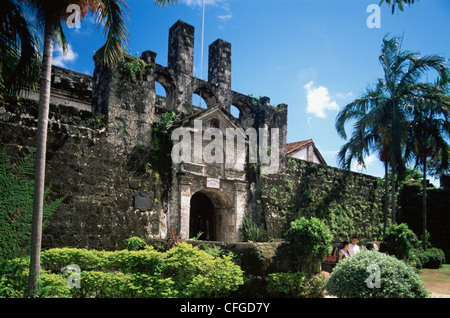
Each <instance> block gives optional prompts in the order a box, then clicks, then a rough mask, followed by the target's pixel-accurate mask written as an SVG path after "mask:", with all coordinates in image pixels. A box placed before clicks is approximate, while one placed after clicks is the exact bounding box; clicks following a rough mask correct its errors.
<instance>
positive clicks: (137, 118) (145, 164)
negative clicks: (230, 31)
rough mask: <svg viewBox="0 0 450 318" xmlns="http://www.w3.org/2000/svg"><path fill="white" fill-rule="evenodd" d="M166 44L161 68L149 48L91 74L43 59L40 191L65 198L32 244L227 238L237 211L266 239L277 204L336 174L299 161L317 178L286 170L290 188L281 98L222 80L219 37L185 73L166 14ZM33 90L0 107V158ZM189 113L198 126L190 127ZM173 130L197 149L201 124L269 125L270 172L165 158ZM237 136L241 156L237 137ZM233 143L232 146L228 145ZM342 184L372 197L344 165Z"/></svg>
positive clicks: (279, 226)
mask: <svg viewBox="0 0 450 318" xmlns="http://www.w3.org/2000/svg"><path fill="white" fill-rule="evenodd" d="M168 45H169V50H168V62H167V66H162V65H159V64H156V63H155V61H156V55H157V54H156V53H155V52H152V51H145V52H143V53H142V55H141V56H140V58H139V59H138V58H133V57H128V58H127V59H125V60H126V61H128V62H129V63H138V64H136V65H139V67H138V69H136V70H135V71H133V72H127V71H126V69H125V68H124V65H123V64H121V65H117V66H115V67H114V68H111V69H108V68H105V67H104V66H102V65H96V67H95V71H94V75H93V76H88V75H84V74H80V73H77V72H73V71H71V70H67V69H63V68H59V67H55V66H54V67H53V71H52V95H51V109H50V116H49V132H48V144H47V168H46V169H47V170H46V180H47V184H48V186H51V191H50V197H49V198H50V199H55V198H58V197H61V196H63V195H65V199H64V201H63V202H62V203H61V205H60V206H59V208H58V210H57V211H56V212H55V213H54V214H53V215H52V216H51V217H50V219H49V226H48V227H47V228H46V230H45V232H44V237H43V246H44V247H58V246H78V247H90V248H105V249H114V248H117V247H120V246H123V241H124V239H127V238H129V237H131V236H139V237H142V238H145V239H151V238H166V237H167V236H168V235H169V233H170V231H172V229H175V230H176V232H177V233H178V234H179V235H180V237H181V239H189V238H192V237H195V236H197V235H198V234H200V233H202V234H201V235H200V239H203V240H211V241H223V242H239V241H241V240H242V238H241V236H240V231H239V229H240V228H241V226H242V223H243V220H244V217H245V216H249V217H250V218H252V219H254V220H255V222H256V223H257V224H259V225H260V227H261V228H264V229H266V230H267V231H268V233H269V235H270V236H272V237H282V232H283V227H284V226H285V224H286V218H285V216H284V215H283V213H284V208H283V206H282V205H283V204H284V207H286V206H287V205H288V204H294V203H295V204H297V206H298V205H299V204H298V200H299V199H301V198H302V197H303V194H304V193H306V190H308V191H310V189H309V188H308V189H306V190H305V186H306V185H308V186H312V185H313V184H320V186H322V185H327V186H330V188H329V189H331V187H336V184H338V183H339V185H340V184H341V183H342V182H341V181H342V180H341V179H343V178H344V177H342V173H341V171H339V170H338V169H336V168H331V167H329V168H328V167H320V165H315V164H309V163H301V165H300V166H301V169H303V170H302V171H314V173H318V174H319V175H320V176H325V177H324V178H325V180H326V181H321V180H320V179H319V180H318V181H317V182H315V181H314V180H312V179H305V180H304V181H303V182H300V181H301V178H304V177H302V176H303V175H300V174H298V171H299V170H296V171H297V175H294V174H292V175H291V177H292V176H294V178H297V177H298V180H300V181H299V182H298V184H299V185H301V186H298V187H297V188H298V189H299V191H300V190H301V191H303V192H301V193H294V192H292V187H288V186H289V184H288V183H289V182H292V178H291V179H289V180H291V181H288V178H287V174H286V170H287V169H288V168H289V167H288V166H289V165H288V161H289V160H288V159H287V158H286V131H287V105H285V104H280V105H277V106H272V105H270V99H269V98H268V97H262V98H254V97H252V96H249V95H245V94H242V93H239V92H235V91H233V90H232V89H231V44H230V43H228V42H226V41H224V40H221V39H218V40H216V41H215V42H213V43H212V44H210V46H209V55H208V79H207V80H202V79H199V78H197V77H194V76H193V56H194V27H193V26H191V25H189V24H187V23H185V22H183V21H178V22H176V23H175V24H174V25H173V26H172V27H171V28H170V30H169V40H168ZM156 83H159V84H161V85H162V86H163V87H164V90H165V96H159V95H157V94H156V89H155V85H156ZM196 94H197V95H199V96H201V97H202V98H203V100H204V101H205V103H206V105H204V107H203V108H201V107H198V106H194V105H193V102H192V100H193V95H196ZM36 99H37V94H36V93H35V92H31V93H29V95H28V97H27V98H26V99H20V98H19V99H15V100H10V101H7V102H3V103H2V105H1V108H0V115H1V118H0V119H1V120H0V125H1V127H0V128H1V129H2V137H1V140H0V142H1V144H2V145H4V147H5V149H6V152H7V155H8V157H9V158H11V159H15V158H17V157H18V156H20V154H24V153H25V154H26V153H29V152H30V149H31V148H32V147H35V130H36V127H37V103H36ZM232 106H233V107H236V108H237V109H238V110H239V115H238V117H234V116H233V115H232V114H231V113H230V109H231V107H232ZM172 112H173V114H176V115H177V120H176V121H174V122H173V126H171V127H166V128H170V129H169V134H168V135H169V139H168V140H169V141H167V139H163V137H164V136H162V135H161V133H160V132H156V131H155V127H156V125H157V124H158V123H161V122H163V121H164V118H165V114H172ZM199 121H201V127H198V126H196V125H195V123H196V122H199ZM177 127H184V128H186V131H188V132H190V134H192V137H193V141H192V142H193V143H196V142H198V143H200V145H201V147H203V148H205V147H208V145H209V143H210V141H205V140H196V138H197V139H198V137H196V133H198V131H199V130H201V132H205V131H206V130H207V129H208V128H211V127H213V128H216V129H219V130H220V131H221V132H223V138H225V131H226V129H228V128H232V129H235V130H237V129H242V131H245V130H247V129H249V128H254V129H255V130H256V131H259V130H260V129H263V130H264V131H267V132H269V137H274V136H270V131H271V129H272V128H276V129H278V131H279V134H278V135H277V136H276V137H277V139H274V138H268V141H267V142H268V143H269V147H270V146H274V145H275V144H277V145H279V160H280V161H279V167H278V173H277V174H275V175H264V173H261V169H260V168H261V166H263V165H260V164H259V163H255V164H250V163H248V160H247V161H246V162H245V164H230V163H227V162H212V163H206V162H204V161H203V162H200V163H199V162H181V163H174V162H172V159H171V151H170V150H171V149H172V147H173V142H172V141H171V140H170V131H172V130H173V129H175V128H177ZM158 133H159V135H158ZM158 136H159V137H158ZM215 138H217V136H215ZM243 138H246V139H245V141H246V144H245V145H246V146H245V149H244V152H245V154H244V157H246V158H247V159H248V156H249V153H248V150H249V148H248V145H249V144H248V143H249V140H248V138H247V136H243ZM155 140H156V141H158V142H157V143H155ZM258 142H259V143H260V142H261V140H258ZM264 142H265V141H264ZM274 143H275V144H274ZM233 151H234V152H235V154H236V155H242V153H241V154H239V153H237V152H238V151H239V150H238V149H236V148H234V149H233ZM291 160H293V159H291ZM295 160H297V159H295ZM345 182H347V181H345ZM348 182H350V184H351V185H352V187H350V188H349V190H348V191H350V192H351V191H353V192H354V189H355V188H358V189H362V190H361V191H362V192H364V194H363V197H364V198H365V199H364V200H365V201H366V203H367V202H374V204H375V202H378V200H379V198H380V197H379V195H378V194H377V186H376V180H375V178H373V177H370V176H365V175H360V174H355V176H354V177H353V179H351V180H350V181H348ZM287 187H288V188H287ZM274 189H275V191H274ZM286 189H288V190H289V191H287V190H286ZM265 191H266V192H267V191H268V192H271V193H274V192H278V193H279V194H280V193H288V194H289V193H290V194H291V197H290V198H287V197H285V198H284V199H283V196H281V197H280V196H279V197H280V198H281V199H283V202H280V201H276V202H274V200H273V199H274V198H273V197H270V195H267V193H266V192H265ZM339 191H341V192H342V193H343V191H344V190H343V189H342V188H339ZM281 199H280V200H281ZM289 200H291V201H292V200H294V201H295V202H294V203H292V202H293V201H292V202H291V201H289ZM335 201H336V200H335ZM324 202H325V199H324ZM330 202H331V199H330ZM330 202H328V201H326V202H325V203H326V204H331V203H332V202H331V203H330ZM333 202H334V201H333ZM325 203H324V204H325ZM375 205H376V204H375ZM321 208H323V207H321ZM370 211H371V210H370ZM367 213H371V212H367ZM361 218H362V220H361V224H363V223H364V222H378V221H379V220H378V216H377V217H371V220H369V221H367V220H366V221H364V220H363V219H364V218H366V219H368V217H366V215H363V216H361ZM364 224H365V223H364ZM364 224H363V225H364Z"/></svg>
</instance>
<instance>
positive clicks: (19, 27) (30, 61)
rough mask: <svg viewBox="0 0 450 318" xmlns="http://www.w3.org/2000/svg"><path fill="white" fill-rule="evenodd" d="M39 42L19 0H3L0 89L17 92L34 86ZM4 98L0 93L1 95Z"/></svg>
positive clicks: (37, 72)
mask: <svg viewBox="0 0 450 318" xmlns="http://www.w3.org/2000/svg"><path fill="white" fill-rule="evenodd" d="M39 58H40V52H39V41H38V37H37V34H36V30H35V29H34V28H33V26H32V25H31V24H30V23H29V20H28V17H27V15H26V14H25V13H24V11H23V10H22V8H21V7H20V6H18V5H17V3H16V1H13V0H3V1H1V2H0V88H1V89H2V92H5V93H6V94H9V95H16V94H18V93H19V92H20V91H21V90H22V89H33V88H34V87H35V86H36V85H35V84H37V81H38V78H39V68H40V65H39ZM0 98H1V95H0Z"/></svg>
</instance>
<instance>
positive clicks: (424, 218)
mask: <svg viewBox="0 0 450 318" xmlns="http://www.w3.org/2000/svg"><path fill="white" fill-rule="evenodd" d="M426 231H427V163H426V160H424V161H423V181H422V247H423V249H426V248H427V241H426V238H425V234H426Z"/></svg>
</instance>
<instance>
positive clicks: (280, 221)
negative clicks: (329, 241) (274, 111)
mask: <svg viewBox="0 0 450 318" xmlns="http://www.w3.org/2000/svg"><path fill="white" fill-rule="evenodd" d="M257 186H258V187H260V188H261V192H260V193H261V195H260V197H259V198H258V199H257V202H258V203H260V206H261V209H262V212H261V214H260V215H261V216H263V219H260V220H259V221H260V222H261V223H262V224H265V226H266V228H267V230H268V233H269V236H272V237H277V238H281V237H283V234H284V231H285V230H286V229H287V228H288V226H289V224H290V222H291V221H293V220H294V219H296V218H299V217H302V216H305V217H312V216H314V217H318V218H321V219H324V220H326V223H327V225H328V226H329V227H330V229H331V231H332V233H333V235H334V241H336V242H338V241H342V240H350V238H351V236H352V235H358V236H359V237H360V238H363V239H365V240H366V241H369V240H374V239H378V238H380V235H381V233H382V224H383V220H384V218H383V193H384V191H383V189H382V187H381V186H379V185H378V181H377V178H375V177H372V176H368V175H364V174H360V173H352V172H347V171H345V170H341V169H337V168H334V167H329V166H323V165H320V164H316V163H312V162H307V161H303V160H300V159H296V158H289V159H288V161H287V167H286V172H285V173H283V174H277V175H267V176H265V175H262V176H261V177H260V178H259V179H258V180H257V182H256V183H255V187H257Z"/></svg>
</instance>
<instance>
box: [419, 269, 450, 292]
mask: <svg viewBox="0 0 450 318" xmlns="http://www.w3.org/2000/svg"><path fill="white" fill-rule="evenodd" d="M419 276H420V278H421V279H422V281H423V283H424V285H425V287H426V289H427V290H428V291H429V292H431V293H432V295H431V296H432V297H445V298H450V264H444V265H442V267H441V268H439V269H429V268H424V269H422V270H421V271H420V273H419Z"/></svg>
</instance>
